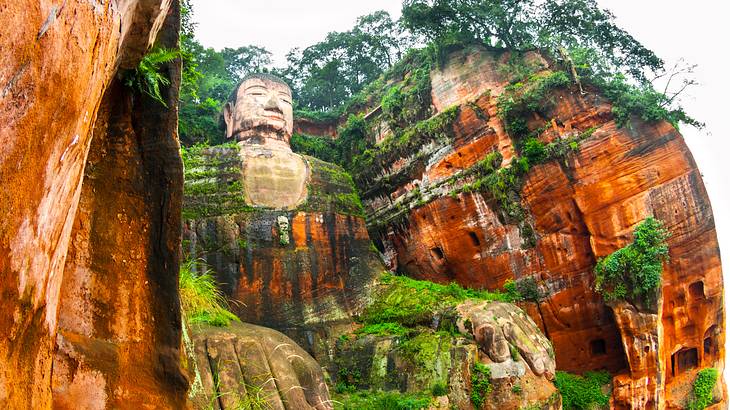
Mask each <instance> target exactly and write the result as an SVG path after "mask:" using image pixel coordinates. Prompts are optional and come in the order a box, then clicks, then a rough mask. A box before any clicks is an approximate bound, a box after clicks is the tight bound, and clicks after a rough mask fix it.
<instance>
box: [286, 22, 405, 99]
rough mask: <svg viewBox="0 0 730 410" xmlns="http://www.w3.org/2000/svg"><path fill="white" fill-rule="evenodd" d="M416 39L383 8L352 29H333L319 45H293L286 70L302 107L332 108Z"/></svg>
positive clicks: (373, 76)
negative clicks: (303, 46)
mask: <svg viewBox="0 0 730 410" xmlns="http://www.w3.org/2000/svg"><path fill="white" fill-rule="evenodd" d="M412 44H413V39H412V36H410V35H408V33H406V32H405V31H404V29H403V27H402V26H400V25H399V24H398V23H397V22H394V21H393V20H392V19H391V18H390V15H389V14H388V13H387V12H385V11H377V12H375V13H372V14H369V15H366V16H362V17H360V18H358V20H357V23H356V24H355V27H353V29H352V30H349V31H345V32H331V33H329V34H327V37H326V38H325V39H324V40H323V41H321V42H319V43H317V44H314V45H312V46H309V47H307V48H305V49H303V50H300V49H293V50H292V51H290V52H289V54H288V55H287V67H286V69H284V70H283V71H281V72H280V74H282V75H283V76H284V77H285V78H287V79H288V80H289V81H290V82H291V83H292V85H293V88H294V93H295V99H296V100H298V102H299V106H300V107H304V108H308V109H314V110H325V109H332V108H335V107H338V106H340V105H341V104H342V103H344V102H345V101H346V100H347V99H348V98H349V97H351V96H352V95H354V94H356V93H357V92H358V91H360V90H362V89H363V88H364V87H365V86H366V85H367V84H369V83H370V82H372V81H373V80H375V79H376V78H377V77H378V76H379V75H380V74H382V72H383V71H384V70H385V69H387V68H388V67H390V66H392V65H393V64H394V63H395V62H396V61H398V60H399V59H400V58H401V57H402V56H403V54H404V52H405V51H406V50H407V49H408V48H409V47H410V46H411V45H412Z"/></svg>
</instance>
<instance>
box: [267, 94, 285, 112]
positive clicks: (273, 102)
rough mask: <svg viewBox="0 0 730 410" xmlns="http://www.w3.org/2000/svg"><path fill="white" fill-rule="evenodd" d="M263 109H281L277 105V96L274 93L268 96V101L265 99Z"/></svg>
mask: <svg viewBox="0 0 730 410" xmlns="http://www.w3.org/2000/svg"><path fill="white" fill-rule="evenodd" d="M264 109H266V110H273V109H276V110H278V111H282V110H281V107H280V106H279V98H278V97H277V96H276V94H271V95H270V96H269V99H268V101H266V104H265V105H264Z"/></svg>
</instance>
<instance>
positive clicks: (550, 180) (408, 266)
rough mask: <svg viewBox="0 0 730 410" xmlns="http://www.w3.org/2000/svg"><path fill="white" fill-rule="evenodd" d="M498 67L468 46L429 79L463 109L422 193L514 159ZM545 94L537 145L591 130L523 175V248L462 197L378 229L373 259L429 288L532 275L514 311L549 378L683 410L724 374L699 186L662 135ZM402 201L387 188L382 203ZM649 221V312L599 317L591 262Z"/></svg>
mask: <svg viewBox="0 0 730 410" xmlns="http://www.w3.org/2000/svg"><path fill="white" fill-rule="evenodd" d="M500 58H502V59H504V58H506V56H504V55H502V56H496V57H494V56H489V54H488V53H487V52H483V51H479V50H478V49H470V50H467V51H465V52H461V54H458V55H456V56H455V57H454V58H452V59H451V61H450V62H449V63H447V65H446V66H445V67H444V69H443V71H438V70H437V71H435V72H434V73H433V74H432V85H433V87H432V89H433V98H434V104H435V105H436V107H437V108H438V109H439V110H442V109H444V108H446V107H448V106H449V105H451V104H454V103H465V102H471V104H464V105H462V106H461V112H460V116H459V118H458V119H457V121H456V123H455V124H454V131H455V137H454V138H453V142H452V147H451V149H450V151H449V152H448V153H446V154H445V155H443V156H442V157H440V158H436V159H433V160H431V161H430V162H429V163H428V166H427V167H426V169H425V171H424V172H423V177H421V178H420V179H421V191H422V192H424V190H425V187H427V186H428V185H429V184H435V183H437V182H438V181H441V180H444V179H445V178H448V177H449V176H451V175H454V173H456V172H457V171H459V170H462V169H466V168H468V167H469V166H471V165H473V164H474V163H475V162H476V161H478V160H480V159H482V158H483V157H484V155H485V154H486V153H488V152H491V151H499V152H501V153H502V155H503V157H504V161H503V165H507V164H508V162H509V159H510V158H511V156H513V155H514V149H513V148H512V146H511V145H512V144H511V141H510V139H509V136H507V135H506V134H505V132H504V130H503V128H502V125H501V122H500V120H499V117H497V115H496V114H497V110H496V98H497V97H498V96H499V94H500V93H501V92H502V91H503V87H504V84H506V83H505V80H504V79H503V78H501V77H500V74H499V70H496V69H495V64H497V62H498V61H499V59H500ZM464 61H467V62H471V63H470V64H464ZM552 97H553V98H554V100H555V101H556V104H554V107H553V108H552V109H551V110H550V111H549V112H548V113H546V116H545V120H552V127H550V129H548V130H547V131H545V132H543V134H542V135H541V136H540V138H541V139H542V140H543V141H546V142H547V141H551V140H553V139H555V138H560V137H566V136H570V135H576V134H577V133H580V132H584V131H586V130H590V129H593V133H592V134H591V135H590V137H588V138H587V139H585V140H583V141H582V142H581V143H580V145H579V147H578V150H577V152H575V153H572V154H569V155H568V156H567V157H566V159H565V160H561V161H552V162H548V163H545V164H542V165H538V166H534V167H533V168H532V169H531V170H530V172H529V174H528V175H527V177H526V178H525V181H524V184H523V186H522V190H521V203H522V207H523V208H524V209H526V210H527V213H528V217H527V222H528V223H529V224H530V226H532V228H533V229H534V232H535V239H536V241H535V242H536V243H535V246H530V244H529V243H526V242H525V241H524V240H523V238H522V237H521V235H520V230H519V227H518V226H517V225H514V224H510V223H507V222H505V220H504V218H503V217H501V215H500V213H499V212H498V205H497V204H496V203H495V201H493V200H492V199H491V197H490V195H489V194H482V193H461V194H458V195H455V196H449V195H443V196H441V197H439V198H437V199H435V200H432V201H430V202H428V203H427V204H425V205H421V204H419V206H416V207H414V208H413V209H412V210H411V211H410V213H409V216H408V220H407V222H406V223H405V224H399V225H397V226H392V227H390V229H389V231H386V232H389V233H387V234H386V235H385V236H383V237H382V239H383V240H384V241H385V246H386V249H388V248H390V247H391V246H392V247H393V248H394V249H395V251H396V256H395V259H396V260H397V265H398V268H399V269H400V270H402V271H404V272H407V273H409V274H410V275H413V276H417V277H419V278H423V279H430V280H434V281H438V282H449V281H456V282H458V283H460V284H462V285H465V286H469V287H475V288H488V289H499V288H500V287H501V286H502V285H503V284H504V283H505V281H506V280H508V279H520V278H527V277H532V278H535V279H536V280H537V283H538V284H539V285H540V288H541V290H543V291H544V292H546V294H547V297H546V298H545V299H544V300H543V301H542V302H540V303H539V304H535V303H525V306H524V307H525V309H526V310H527V311H528V313H529V314H530V315H531V316H532V317H533V318H534V319H535V321H536V322H537V323H538V325H539V326H540V327H541V328H542V329H543V331H544V332H545V334H546V335H547V336H548V337H549V338H550V340H551V341H552V342H553V344H554V346H555V351H556V359H557V367H558V369H561V370H567V371H572V372H583V371H586V370H594V369H607V370H609V371H611V372H612V373H614V374H619V376H617V378H616V380H615V382H614V385H615V386H623V387H621V388H617V389H615V394H614V402H613V404H614V406H615V407H616V408H682V407H683V406H684V403H685V400H686V394H687V391H688V390H687V386H689V385H690V384H691V382H692V381H693V380H694V374H695V373H696V371H697V370H698V369H699V368H706V367H716V368H718V369H719V370H720V371H722V369H723V367H724V362H723V358H724V342H725V330H724V314H725V313H724V308H723V302H722V272H721V267H720V255H719V249H718V244H717V238H716V233H715V226H714V222H713V217H712V209H711V207H710V203H709V199H708V197H707V193H706V192H705V189H704V186H703V183H702V177H701V175H700V173H699V171H698V169H697V166H696V164H695V162H694V160H693V158H692V154H691V153H690V152H689V149H688V148H687V146H686V145H685V143H684V141H683V139H682V136H681V135H680V134H679V133H678V132H677V131H676V130H675V129H674V128H673V127H672V126H671V125H670V124H668V123H666V122H658V123H645V122H641V121H638V120H632V121H631V122H630V124H628V125H627V126H625V127H621V128H619V127H617V125H616V123H615V122H614V121H613V117H612V114H611V106H610V105H609V103H608V102H607V101H606V100H605V99H603V98H602V97H600V96H598V95H597V94H595V92H589V93H587V94H586V95H581V94H580V93H579V92H578V91H577V90H573V89H570V90H566V91H560V92H555V93H554V94H553V96H552ZM477 107H478V109H477ZM477 111H481V112H480V113H479V115H477ZM424 181H425V182H424ZM409 183H410V182H408V183H407V184H409ZM407 184H406V185H407ZM406 185H404V186H406ZM406 191H407V190H406V189H404V188H403V187H400V186H399V187H395V188H394V189H393V190H392V192H393V194H392V195H391V199H396V198H397V197H398V196H399V195H401V194H402V193H404V192H406ZM364 200H365V203H366V205H370V206H371V207H373V208H375V207H377V206H380V205H381V204H382V203H383V202H382V200H378V199H377V198H364ZM366 208H367V207H366ZM373 208H370V209H366V210H367V211H368V212H372V211H373V210H374V209H373ZM652 215H653V216H655V217H656V218H658V219H660V220H662V221H664V223H665V226H666V227H667V228H668V229H669V231H670V232H671V234H672V236H671V238H670V239H669V241H668V242H669V249H670V259H669V261H668V262H667V263H666V264H665V266H664V272H663V285H662V298H661V303H660V307H659V311H658V312H655V314H654V315H651V314H648V313H647V312H637V311H635V309H634V310H633V311H632V310H631V309H620V308H617V307H614V309H613V310H612V308H610V307H608V306H607V305H606V304H605V303H604V301H603V300H602V298H601V297H600V295H599V294H597V293H596V292H594V291H593V290H592V289H593V281H594V274H593V268H594V266H595V263H596V260H597V259H598V258H600V257H603V256H606V255H608V254H610V253H611V252H613V251H615V250H617V249H619V248H620V247H622V246H625V245H626V244H627V243H629V242H630V241H631V240H632V230H633V228H634V227H635V226H636V224H638V223H639V222H641V221H642V220H643V219H645V218H646V217H648V216H652ZM721 383H722V382H721Z"/></svg>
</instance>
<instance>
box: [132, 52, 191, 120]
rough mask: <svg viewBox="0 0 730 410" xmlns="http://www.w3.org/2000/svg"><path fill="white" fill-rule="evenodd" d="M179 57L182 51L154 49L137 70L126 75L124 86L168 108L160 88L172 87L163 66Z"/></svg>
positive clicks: (143, 59)
mask: <svg viewBox="0 0 730 410" xmlns="http://www.w3.org/2000/svg"><path fill="white" fill-rule="evenodd" d="M178 57H180V50H176V49H168V48H154V49H153V50H151V51H150V52H149V53H147V54H146V55H145V56H144V58H142V60H141V61H140V62H139V65H138V66H137V68H136V69H134V70H129V71H127V72H126V73H125V75H124V85H126V86H127V87H131V88H134V89H136V90H137V91H139V92H140V93H142V94H146V95H148V96H149V97H151V98H152V99H153V100H155V101H157V102H158V103H160V104H162V105H164V106H165V107H167V103H166V102H165V100H164V98H163V97H162V93H161V92H162V91H161V90H160V88H161V87H162V86H168V85H170V79H169V78H167V75H166V74H165V73H164V72H163V70H164V67H163V65H164V64H167V63H169V62H170V61H172V60H175V59H176V58H178Z"/></svg>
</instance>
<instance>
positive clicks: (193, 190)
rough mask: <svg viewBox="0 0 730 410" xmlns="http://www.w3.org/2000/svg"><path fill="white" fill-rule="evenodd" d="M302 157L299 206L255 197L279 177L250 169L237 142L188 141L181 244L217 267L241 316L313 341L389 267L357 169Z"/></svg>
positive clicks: (346, 315)
mask: <svg viewBox="0 0 730 410" xmlns="http://www.w3.org/2000/svg"><path fill="white" fill-rule="evenodd" d="M246 160H247V161H250V158H248V157H247V159H246ZM267 161H271V159H268V160H267ZM303 161H304V162H303V164H305V167H304V169H303V170H302V172H303V173H304V174H305V175H306V180H307V182H306V188H305V189H304V190H303V191H304V192H305V194H304V195H305V196H306V199H302V200H301V201H300V203H299V204H298V205H294V206H292V207H291V209H276V208H266V207H259V206H256V207H253V206H250V205H247V200H249V201H253V200H260V199H261V198H264V197H265V198H269V195H264V193H263V192H251V191H263V190H265V189H267V188H271V187H272V186H273V185H272V183H266V182H265V181H264V180H262V179H261V178H265V177H266V176H267V175H268V174H266V173H265V172H264V173H258V175H249V174H246V172H247V171H246V172H244V171H242V170H243V169H244V168H245V167H246V166H247V165H244V164H242V159H241V157H240V156H239V149H238V147H237V146H235V145H232V146H222V147H220V146H219V147H211V148H203V149H199V148H191V149H189V150H187V152H186V153H185V163H186V175H187V177H188V178H187V179H186V182H185V184H186V185H185V186H186V188H185V189H186V195H185V207H184V211H183V214H184V218H185V227H184V232H183V236H184V238H183V239H184V241H183V249H184V251H185V253H186V255H187V256H188V257H191V258H194V259H197V258H202V259H204V260H205V261H206V263H207V264H209V265H210V266H211V267H212V268H213V270H214V271H215V272H216V275H217V279H218V282H219V283H220V284H221V287H222V289H223V291H224V293H225V294H226V296H227V297H228V299H229V300H230V301H231V307H232V309H233V311H234V312H235V313H236V314H237V315H238V316H239V317H240V318H241V320H243V321H246V322H251V323H256V324H261V325H265V326H268V327H273V328H276V329H279V330H282V331H284V332H286V333H287V334H288V335H289V336H290V337H293V338H295V339H296V340H297V341H298V342H300V343H302V345H303V346H304V347H306V348H308V349H312V348H313V347H314V346H313V344H314V342H313V339H312V334H311V332H312V331H313V330H314V329H317V328H321V327H322V325H323V324H329V325H333V324H335V323H338V322H339V323H350V322H351V320H352V319H351V316H352V315H353V314H354V313H355V312H357V311H358V310H359V309H360V308H361V306H362V304H363V303H364V300H365V299H366V297H367V293H368V289H369V287H370V285H371V283H372V282H373V280H374V279H375V277H376V276H377V275H379V274H380V273H381V272H382V271H383V269H384V268H383V265H382V262H381V261H380V258H379V257H378V256H377V253H376V252H374V250H373V249H374V248H373V247H372V246H371V242H370V239H369V237H368V233H367V230H366V227H365V220H364V218H363V215H362V208H361V205H360V201H359V199H358V196H357V194H356V193H355V191H354V186H353V185H352V180H351V178H350V177H349V176H348V175H347V174H346V173H345V172H344V171H343V170H342V169H341V168H340V167H337V166H335V165H332V164H328V163H326V162H323V161H320V160H318V159H316V158H312V157H303ZM249 165H250V164H249ZM262 166H263V164H262ZM244 174H245V175H247V178H243V176H244ZM272 198H273V197H272ZM307 334H308V336H307Z"/></svg>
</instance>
